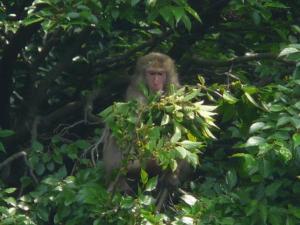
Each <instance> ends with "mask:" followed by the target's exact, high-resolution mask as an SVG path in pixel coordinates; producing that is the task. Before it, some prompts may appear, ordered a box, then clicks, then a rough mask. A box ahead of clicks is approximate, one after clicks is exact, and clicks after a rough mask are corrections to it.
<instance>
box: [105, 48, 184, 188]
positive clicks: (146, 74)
mask: <svg viewBox="0 0 300 225" xmlns="http://www.w3.org/2000/svg"><path fill="white" fill-rule="evenodd" d="M140 85H144V86H145V87H146V88H147V89H148V91H149V92H152V93H155V94H164V95H167V94H168V91H169V90H168V88H170V86H171V85H172V86H173V87H174V88H179V87H180V83H179V79H178V73H177V70H176V66H175V63H174V60H173V59H172V58H171V57H169V56H168V55H166V54H163V53H159V52H151V53H148V54H147V55H145V56H142V57H140V58H139V59H138V60H137V63H136V67H135V72H134V75H133V76H132V80H131V82H130V84H129V86H128V88H127V90H126V96H125V100H126V101H129V100H136V101H138V102H139V103H141V104H146V96H145V95H144V94H143V93H142V91H141V89H140ZM103 142H104V144H103V164H104V170H105V172H106V175H107V176H108V177H110V176H111V174H112V171H113V170H115V169H118V168H120V167H121V161H122V153H121V150H120V149H119V147H118V145H117V143H116V140H115V139H114V137H113V136H112V135H111V134H110V132H109V129H108V128H105V130H104V132H103ZM140 168H141V166H140V163H139V162H138V161H137V160H135V161H134V162H131V163H130V164H129V165H128V166H127V171H128V172H127V173H128V174H131V175H132V176H137V174H138V173H139V170H140ZM146 171H147V172H148V173H149V174H153V175H159V174H161V168H160V167H159V165H158V164H157V163H156V161H155V160H154V159H153V160H152V159H149V161H148V163H147V165H146ZM188 171H190V168H189V165H188V164H187V162H185V161H182V162H179V163H178V169H177V170H176V171H175V172H173V173H171V172H170V173H169V175H168V180H169V183H170V184H171V185H173V186H178V183H179V182H180V180H183V178H184V176H185V175H184V174H187V173H188ZM116 182H117V184H116V183H113V184H112V183H111V185H109V188H108V190H109V191H112V189H113V186H114V185H117V186H119V187H122V188H121V189H123V191H125V192H127V191H129V192H131V191H132V190H131V188H130V186H129V185H128V183H127V182H126V179H124V178H120V179H119V178H117V181H116Z"/></svg>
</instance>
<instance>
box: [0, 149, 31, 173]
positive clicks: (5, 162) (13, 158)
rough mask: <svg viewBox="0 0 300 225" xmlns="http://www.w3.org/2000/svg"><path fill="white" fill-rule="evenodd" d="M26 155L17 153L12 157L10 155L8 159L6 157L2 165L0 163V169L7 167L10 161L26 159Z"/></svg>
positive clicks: (22, 152)
mask: <svg viewBox="0 0 300 225" xmlns="http://www.w3.org/2000/svg"><path fill="white" fill-rule="evenodd" d="M26 156H27V153H26V152H24V151H21V152H17V153H15V154H13V155H11V156H10V157H8V158H7V159H6V160H4V161H3V162H2V163H0V169H2V168H3V167H4V166H6V165H8V164H9V163H11V162H12V161H14V160H16V159H18V158H20V157H26Z"/></svg>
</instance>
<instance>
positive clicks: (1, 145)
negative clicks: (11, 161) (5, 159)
mask: <svg viewBox="0 0 300 225" xmlns="http://www.w3.org/2000/svg"><path fill="white" fill-rule="evenodd" d="M0 152H4V153H6V151H5V147H4V145H3V144H2V142H0Z"/></svg>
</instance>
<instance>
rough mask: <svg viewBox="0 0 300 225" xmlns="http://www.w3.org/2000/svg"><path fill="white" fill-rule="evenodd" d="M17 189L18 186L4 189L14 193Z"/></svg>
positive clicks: (8, 192) (6, 191)
mask: <svg viewBox="0 0 300 225" xmlns="http://www.w3.org/2000/svg"><path fill="white" fill-rule="evenodd" d="M16 190H17V189H16V188H6V189H4V192H5V193H7V194H11V193H14V192H15V191H16Z"/></svg>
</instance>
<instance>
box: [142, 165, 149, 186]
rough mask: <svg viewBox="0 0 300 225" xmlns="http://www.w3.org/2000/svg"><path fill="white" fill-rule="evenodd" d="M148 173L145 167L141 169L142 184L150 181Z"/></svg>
mask: <svg viewBox="0 0 300 225" xmlns="http://www.w3.org/2000/svg"><path fill="white" fill-rule="evenodd" d="M148 178H149V177H148V173H147V172H146V171H145V170H144V169H141V181H142V184H144V185H145V184H147V182H148Z"/></svg>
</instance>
